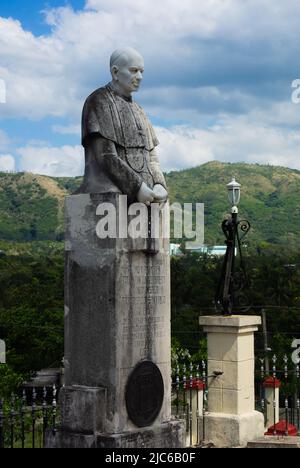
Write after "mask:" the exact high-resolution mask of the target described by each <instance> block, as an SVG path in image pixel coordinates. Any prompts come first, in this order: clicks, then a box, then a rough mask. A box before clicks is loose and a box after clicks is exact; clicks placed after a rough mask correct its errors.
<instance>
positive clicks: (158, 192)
mask: <svg viewBox="0 0 300 468" xmlns="http://www.w3.org/2000/svg"><path fill="white" fill-rule="evenodd" d="M137 199H138V202H139V203H145V205H147V206H149V205H150V204H151V203H162V204H163V203H165V202H166V201H167V199H168V192H167V191H166V189H165V188H164V187H163V186H162V185H161V184H156V185H154V187H153V189H151V188H149V187H148V186H147V185H146V184H145V182H143V183H142V185H141V188H140V190H139V192H138V195H137Z"/></svg>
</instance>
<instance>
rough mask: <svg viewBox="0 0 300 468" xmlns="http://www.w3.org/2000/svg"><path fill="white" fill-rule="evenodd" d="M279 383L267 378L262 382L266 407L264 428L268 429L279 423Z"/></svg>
mask: <svg viewBox="0 0 300 468" xmlns="http://www.w3.org/2000/svg"><path fill="white" fill-rule="evenodd" d="M280 386H281V382H280V380H278V379H274V378H273V377H269V378H267V379H266V380H265V382H264V387H265V402H266V405H267V420H266V428H267V429H269V428H270V427H272V426H275V425H276V424H277V423H278V422H279V389H280Z"/></svg>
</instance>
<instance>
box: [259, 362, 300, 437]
mask: <svg viewBox="0 0 300 468" xmlns="http://www.w3.org/2000/svg"><path fill="white" fill-rule="evenodd" d="M258 367H259V368H258V369H257V371H256V404H257V409H258V410H260V411H261V412H262V413H263V414H264V417H265V425H266V431H267V434H268V435H275V436H276V435H283V436H295V435H300V363H299V362H297V363H294V362H292V360H291V359H290V358H289V357H288V356H287V355H285V356H283V357H278V356H276V355H274V356H273V357H272V358H271V359H269V358H268V357H266V358H261V359H259V360H258Z"/></svg>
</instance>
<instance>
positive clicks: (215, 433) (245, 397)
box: [200, 316, 264, 447]
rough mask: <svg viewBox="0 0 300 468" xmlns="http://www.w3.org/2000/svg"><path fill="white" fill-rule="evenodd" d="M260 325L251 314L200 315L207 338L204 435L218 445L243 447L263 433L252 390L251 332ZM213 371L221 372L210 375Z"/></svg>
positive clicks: (257, 318)
mask: <svg viewBox="0 0 300 468" xmlns="http://www.w3.org/2000/svg"><path fill="white" fill-rule="evenodd" d="M260 324H261V318H260V317H254V316H230V317H225V316H221V317H220V316H209V317H200V325H202V326H203V327H204V331H205V332H206V333H207V341H208V375H209V378H208V414H207V415H206V416H205V435H206V440H207V441H210V442H213V443H214V445H215V446H217V447H238V446H242V447H243V446H246V445H247V443H248V442H249V441H251V440H254V439H256V438H258V437H261V436H262V435H263V434H264V418H263V415H262V414H261V413H259V412H257V411H255V390H254V378H255V359H254V332H255V331H257V329H258V325H260ZM214 373H216V375H217V374H220V373H222V375H219V376H217V377H215V378H211V376H212V375H214Z"/></svg>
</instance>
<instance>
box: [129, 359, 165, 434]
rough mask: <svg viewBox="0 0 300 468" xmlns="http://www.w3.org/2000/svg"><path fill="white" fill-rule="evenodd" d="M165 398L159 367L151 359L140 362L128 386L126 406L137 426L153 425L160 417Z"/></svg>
mask: <svg viewBox="0 0 300 468" xmlns="http://www.w3.org/2000/svg"><path fill="white" fill-rule="evenodd" d="M163 399H164V383H163V377H162V375H161V372H160V370H159V368H158V367H157V366H156V365H155V364H154V363H153V362H151V361H143V362H141V363H140V364H138V365H137V366H136V367H135V369H134V370H133V372H132V374H131V375H130V377H129V379H128V382H127V386H126V407H127V412H128V415H129V418H130V419H131V421H132V422H133V423H134V424H135V425H136V426H137V427H147V426H151V425H152V424H153V423H154V421H155V420H156V418H157V417H158V415H159V413H160V410H161V408H162V404H163Z"/></svg>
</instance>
